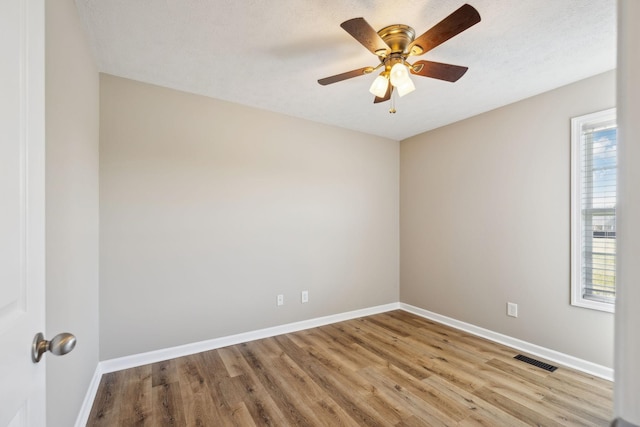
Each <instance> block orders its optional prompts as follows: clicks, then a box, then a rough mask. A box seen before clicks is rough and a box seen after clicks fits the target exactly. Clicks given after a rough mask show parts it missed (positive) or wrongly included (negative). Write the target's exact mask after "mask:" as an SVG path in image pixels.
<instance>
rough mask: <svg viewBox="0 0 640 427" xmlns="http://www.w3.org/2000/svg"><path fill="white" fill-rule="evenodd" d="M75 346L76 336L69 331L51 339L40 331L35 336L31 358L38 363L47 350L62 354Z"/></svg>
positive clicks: (58, 354)
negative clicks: (45, 337) (48, 339)
mask: <svg viewBox="0 0 640 427" xmlns="http://www.w3.org/2000/svg"><path fill="white" fill-rule="evenodd" d="M75 346H76V337H75V336H74V335H73V334H70V333H68V332H63V333H61V334H58V335H56V336H55V337H53V339H52V340H51V341H47V340H45V339H44V335H43V334H42V332H38V333H37V334H36V336H35V337H34V338H33V345H32V346H31V360H33V363H38V362H39V361H40V359H41V358H42V355H43V354H44V353H45V352H47V351H50V352H51V353H53V354H55V355H56V356H62V355H65V354H67V353H69V352H70V351H71V350H73V349H74V347H75Z"/></svg>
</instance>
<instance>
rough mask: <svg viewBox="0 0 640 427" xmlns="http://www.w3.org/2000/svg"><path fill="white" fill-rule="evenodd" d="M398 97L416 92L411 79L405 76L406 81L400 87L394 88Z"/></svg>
mask: <svg viewBox="0 0 640 427" xmlns="http://www.w3.org/2000/svg"><path fill="white" fill-rule="evenodd" d="M396 89H397V91H398V95H399V96H405V95H406V94H408V93H411V92H413V91H414V90H416V86H415V85H414V84H413V82H412V81H411V79H410V78H409V77H408V76H407V80H406V81H405V82H404V83H402V84H401V85H400V86H396Z"/></svg>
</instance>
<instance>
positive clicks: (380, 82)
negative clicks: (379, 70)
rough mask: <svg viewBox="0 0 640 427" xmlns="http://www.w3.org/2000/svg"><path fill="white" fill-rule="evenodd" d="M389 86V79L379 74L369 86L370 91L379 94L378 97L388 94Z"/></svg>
mask: <svg viewBox="0 0 640 427" xmlns="http://www.w3.org/2000/svg"><path fill="white" fill-rule="evenodd" d="M388 86H389V81H388V80H387V78H386V77H384V76H378V77H376V79H375V80H374V81H373V83H372V84H371V87H370V88H369V92H371V93H372V94H374V95H375V96H377V97H378V98H383V97H384V96H385V95H386V94H387V87H388Z"/></svg>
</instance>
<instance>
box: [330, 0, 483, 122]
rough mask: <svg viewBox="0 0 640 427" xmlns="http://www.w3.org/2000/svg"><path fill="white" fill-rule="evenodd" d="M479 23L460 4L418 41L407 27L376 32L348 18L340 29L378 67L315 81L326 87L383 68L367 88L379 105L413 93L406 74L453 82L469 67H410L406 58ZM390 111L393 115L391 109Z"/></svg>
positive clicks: (476, 16) (469, 9)
mask: <svg viewBox="0 0 640 427" xmlns="http://www.w3.org/2000/svg"><path fill="white" fill-rule="evenodd" d="M478 22H480V14H479V13H478V11H477V10H476V9H475V8H474V7H473V6H471V5H469V4H465V5H463V6H462V7H460V8H459V9H457V10H456V11H455V12H453V13H452V14H451V15H449V16H447V17H446V18H444V19H443V20H442V21H440V22H438V23H437V24H436V25H434V26H433V27H432V28H431V29H430V30H428V31H427V32H425V33H424V34H422V35H421V36H420V37H418V38H415V31H414V30H413V28H411V27H409V26H408V25H402V24H396V25H390V26H388V27H384V28H383V29H381V30H380V31H376V30H374V29H373V27H371V25H369V23H367V21H365V19H364V18H353V19H349V20H348V21H345V22H343V23H342V24H340V26H341V27H342V28H343V29H344V30H345V31H346V32H347V33H349V34H351V36H352V37H353V38H355V39H356V40H357V41H359V42H360V43H361V44H362V45H363V46H364V47H366V48H367V49H368V50H369V51H371V53H373V54H374V55H376V56H377V57H378V59H379V60H380V64H379V65H378V66H376V67H363V68H358V69H357V70H352V71H347V72H345V73H340V74H336V75H335V76H330V77H325V78H323V79H320V80H318V83H320V84H321V85H323V86H324V85H329V84H332V83H337V82H340V81H343V80H347V79H350V78H353V77H358V76H362V75H365V74H370V73H373V72H374V71H376V70H378V69H380V68H383V70H382V72H381V73H380V75H379V76H378V77H376V79H375V80H374V81H373V84H372V85H371V88H370V89H369V91H370V92H371V93H372V94H374V95H375V99H374V101H373V102H374V103H379V102H384V101H388V100H389V99H391V94H392V92H393V91H394V89H395V90H396V91H397V93H398V95H399V96H404V95H406V94H407V93H410V92H412V91H413V90H414V89H415V86H414V84H413V82H412V81H411V79H410V78H409V73H411V74H414V75H417V76H423V77H431V78H434V79H439V80H445V81H448V82H455V81H457V80H458V79H459V78H460V77H462V76H463V75H464V73H466V72H467V70H468V67H462V66H459V65H452V64H443V63H441V62H433V61H416V62H414V63H413V64H410V63H409V62H408V61H407V58H409V57H410V56H419V55H422V54H424V53H427V52H428V51H430V50H431V49H433V48H435V47H436V46H439V45H440V44H442V43H444V42H445V41H447V40H449V39H450V38H452V37H454V36H456V35H458V34H460V33H461V32H463V31H464V30H466V29H468V28H470V27H471V26H473V25H475V24H477V23H478ZM389 112H391V113H395V109H394V108H393V106H392V107H391V109H390V110H389Z"/></svg>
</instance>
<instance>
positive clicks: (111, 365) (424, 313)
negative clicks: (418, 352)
mask: <svg viewBox="0 0 640 427" xmlns="http://www.w3.org/2000/svg"><path fill="white" fill-rule="evenodd" d="M398 309H401V310H404V311H407V312H409V313H413V314H415V315H418V316H420V317H424V318H426V319H429V320H433V321H435V322H438V323H442V324H444V325H447V326H451V327H453V328H456V329H459V330H462V331H465V332H468V333H470V334H473V335H477V336H479V337H482V338H486V339H488V340H490V341H494V342H497V343H500V344H504V345H506V346H509V347H513V348H515V349H517V350H521V351H523V352H526V353H528V354H531V355H533V356H537V357H541V358H543V359H547V360H549V361H552V362H556V363H559V364H561V365H564V366H568V367H570V368H573V369H577V370H579V371H582V372H585V373H587V374H590V375H594V376H596V377H599V378H604V379H606V380H609V381H613V369H611V368H607V367H606V366H602V365H598V364H595V363H592V362H589V361H586V360H583V359H579V358H577V357H573V356H569V355H568V354H564V353H560V352H558V351H555V350H551V349H548V348H545V347H541V346H539V345H536V344H531V343H529V342H526V341H522V340H519V339H517V338H513V337H510V336H507V335H503V334H500V333H497V332H493V331H490V330H488V329H484V328H481V327H479V326H475V325H472V324H470V323H465V322H462V321H459V320H456V319H452V318H450V317H447V316H443V315H440V314H437V313H433V312H431V311H428V310H424V309H422V308H418V307H415V306H412V305H409V304H405V303H399V302H396V303H390V304H385V305H379V306H376V307H370V308H364V309H361V310H354V311H349V312H346V313H339V314H334V315H330V316H324V317H318V318H315V319H309V320H303V321H300V322H294V323H289V324H286V325H280V326H274V327H271V328H265V329H259V330H257V331H251V332H245V333H241V334H236V335H231V336H227V337H220V338H214V339H211V340H206V341H200V342H196V343H191V344H185V345H181V346H176V347H170V348H165V349H161V350H155V351H149V352H146V353H140V354H133V355H131V356H124V357H118V358H115V359H109V360H104V361H102V362H99V363H98V366H96V371H95V373H94V375H93V378H92V380H91V383H90V385H89V389H88V390H87V394H86V396H85V399H84V401H83V403H82V407H81V408H80V412H79V414H78V418H77V419H76V424H75V426H76V427H84V426H85V425H86V423H87V421H88V419H89V414H90V412H91V406H92V405H93V401H94V400H95V397H96V393H97V392H98V386H99V385H100V379H101V378H102V375H103V374H106V373H109V372H115V371H120V370H122V369H129V368H135V367H137V366H142V365H147V364H149V363H156V362H161V361H163V360H168V359H174V358H176V357H182V356H188V355H190V354H195V353H200V352H203V351H209V350H215V349H217V348H222V347H227V346H230V345H235V344H240V343H243V342H249V341H255V340H259V339H263V338H269V337H273V336H276V335H281V334H288V333H291V332H297V331H302V330H305V329H310V328H316V327H318V326H324V325H329V324H332V323H337V322H342V321H345V320H351V319H356V318H358V317H364V316H371V315H373V314H379V313H384V312H387V311H392V310H398Z"/></svg>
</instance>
